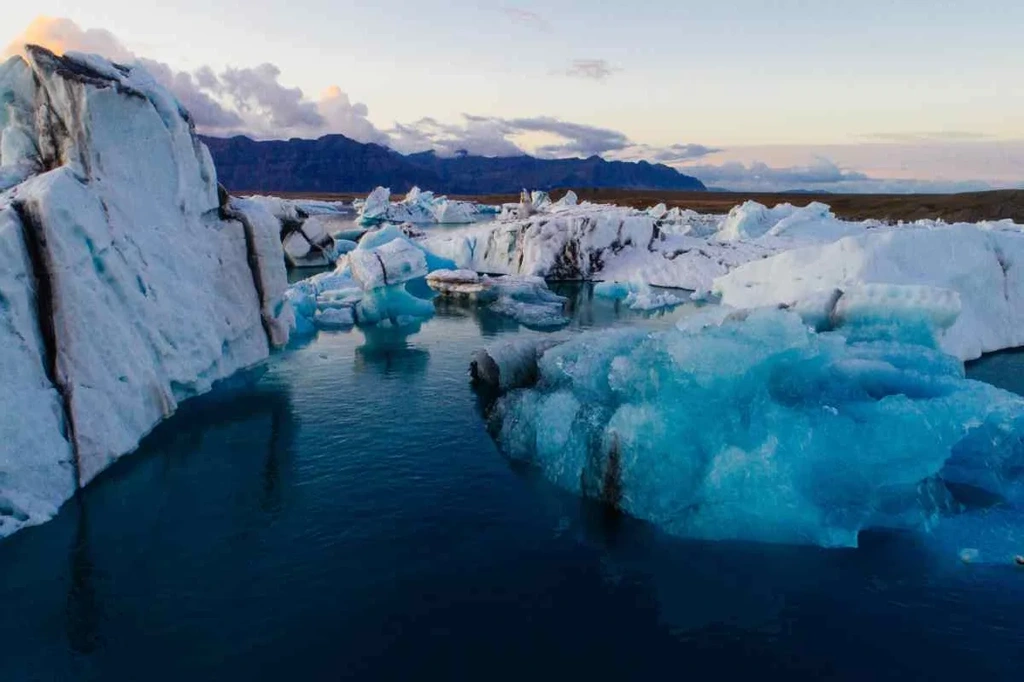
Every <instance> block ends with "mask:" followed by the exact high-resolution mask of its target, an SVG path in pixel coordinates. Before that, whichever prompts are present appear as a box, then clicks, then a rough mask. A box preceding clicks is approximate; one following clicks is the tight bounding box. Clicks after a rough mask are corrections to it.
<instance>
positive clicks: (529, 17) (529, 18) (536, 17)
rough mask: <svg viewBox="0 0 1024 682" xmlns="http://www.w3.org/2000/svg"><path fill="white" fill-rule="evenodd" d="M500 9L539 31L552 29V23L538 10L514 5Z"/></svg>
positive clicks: (518, 22) (516, 21) (513, 18)
mask: <svg viewBox="0 0 1024 682" xmlns="http://www.w3.org/2000/svg"><path fill="white" fill-rule="evenodd" d="M498 11H499V12H501V13H502V14H504V15H505V16H506V17H507V18H508V19H511V20H512V21H514V22H515V23H517V24H522V25H523V26H527V27H529V28H532V29H536V30H538V31H549V30H551V25H550V24H549V23H548V22H547V20H546V19H545V18H544V17H542V16H541V15H540V14H538V13H537V12H533V11H531V10H528V9H523V8H522V7H512V6H505V7H499V8H498Z"/></svg>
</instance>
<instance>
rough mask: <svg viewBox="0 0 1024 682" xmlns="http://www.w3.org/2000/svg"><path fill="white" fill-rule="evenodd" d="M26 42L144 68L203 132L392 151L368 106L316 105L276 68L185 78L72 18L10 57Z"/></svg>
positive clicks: (37, 25)
mask: <svg viewBox="0 0 1024 682" xmlns="http://www.w3.org/2000/svg"><path fill="white" fill-rule="evenodd" d="M26 43H32V44H36V45H42V46H44V47H46V48H49V49H51V50H53V51H54V52H57V53H64V52H70V51H76V52H91V53H96V54H100V55H103V56H104V57H107V58H108V59H112V60H114V61H118V62H122V63H125V64H138V65H140V66H142V67H143V68H145V69H146V71H148V72H149V73H150V74H151V75H152V76H153V78H154V79H155V80H156V81H157V82H158V83H160V84H161V85H163V86H164V87H166V88H167V89H168V90H170V91H171V92H172V93H174V95H175V97H177V98H178V99H179V100H180V101H181V103H182V104H183V105H184V106H185V108H186V109H188V110H189V112H191V114H192V118H193V120H194V121H195V123H196V128H197V129H198V130H199V132H201V133H205V134H210V135H232V134H246V135H250V136H253V137H292V136H304V137H316V136H319V135H324V134H327V133H341V134H343V135H347V136H348V137H351V138H353V139H355V140H358V141H359V142H377V143H381V144H385V143H387V140H388V138H387V135H386V134H384V133H383V132H381V131H380V130H378V129H377V128H376V127H375V126H374V125H373V123H371V122H370V120H369V118H368V114H369V111H368V109H367V107H366V105H365V104H359V103H356V104H353V103H352V102H351V100H350V99H349V97H348V95H347V94H346V93H344V92H343V91H342V90H341V88H339V87H338V86H331V87H330V88H328V89H327V90H325V91H324V93H323V95H322V96H321V97H320V99H318V100H310V99H308V98H307V97H306V96H305V94H304V93H303V92H302V90H300V89H299V88H289V87H286V86H284V85H282V84H281V82H280V76H281V70H280V69H279V68H278V67H277V66H275V65H274V64H270V63H265V64H260V65H258V66H254V67H242V68H239V67H229V68H227V69H224V70H223V71H222V72H221V73H219V74H218V73H215V72H214V71H213V69H211V68H210V67H209V66H203V67H200V68H198V69H196V70H195V71H194V72H191V73H189V72H187V71H177V70H175V69H173V68H172V67H171V66H169V65H167V64H164V63H163V62H158V61H154V60H151V59H144V58H140V57H137V56H136V55H134V54H133V53H132V52H131V51H130V50H129V49H127V48H126V47H125V46H124V44H123V43H121V41H120V40H118V38H117V37H116V36H115V35H114V34H112V33H110V32H109V31H106V30H103V29H82V28H81V27H80V26H78V24H76V23H75V22H73V21H71V20H70V19H57V18H51V17H39V18H37V19H35V20H34V21H33V22H32V23H31V24H30V25H29V27H28V28H27V29H26V30H25V31H24V33H22V35H21V36H19V37H18V38H17V39H15V41H14V42H12V43H11V45H9V46H8V48H7V53H8V54H18V53H20V52H21V51H22V49H23V47H24V45H25V44H26Z"/></svg>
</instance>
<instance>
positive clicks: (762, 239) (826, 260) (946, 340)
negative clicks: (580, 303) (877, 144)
mask: <svg viewBox="0 0 1024 682" xmlns="http://www.w3.org/2000/svg"><path fill="white" fill-rule="evenodd" d="M535 200H536V201H535ZM526 206H528V207H529V211H527V213H528V216H527V217H525V218H523V217H521V215H523V211H521V210H520V209H521V208H523V207H526ZM517 207H519V208H517ZM415 241H416V242H417V243H419V244H420V245H421V246H422V247H423V248H425V249H426V250H427V251H428V252H430V253H433V254H436V255H437V256H440V257H444V258H446V259H449V260H450V261H452V262H453V263H454V266H453V267H452V268H451V269H467V270H474V271H477V272H487V273H495V274H525V275H534V276H540V277H545V278H548V279H555V280H603V281H606V282H614V281H619V282H630V283H633V284H632V286H641V285H644V284H647V285H651V286H654V287H665V288H674V289H686V290H691V291H693V292H694V297H695V298H696V299H698V300H703V299H706V298H707V297H708V294H709V292H712V291H714V292H715V293H718V294H721V295H722V300H723V302H724V303H726V304H728V305H732V306H735V307H743V308H749V307H761V306H778V305H799V304H800V301H801V299H809V298H813V297H819V298H820V297H821V296H827V295H828V294H829V293H831V292H832V291H833V290H834V289H837V288H838V289H844V288H849V287H852V286H859V285H864V284H898V285H907V284H921V285H926V286H931V287H938V288H941V289H948V290H951V291H956V292H957V293H958V294H959V296H960V301H961V306H962V313H961V315H960V317H959V318H958V320H957V323H956V324H955V325H953V326H952V327H951V328H950V329H948V330H946V331H945V332H943V335H942V338H941V342H942V347H943V348H944V349H946V350H947V351H949V352H951V353H953V354H954V355H957V356H958V357H960V358H962V359H973V358H976V357H978V356H979V355H981V354H982V353H985V352H991V351H995V350H1000V349H1003V348H1010V347H1016V346H1020V345H1024V275H1022V274H1021V272H1022V270H1021V268H1020V267H1019V265H1018V264H1019V263H1021V262H1024V260H1022V256H1024V251H1022V249H1024V229H1022V228H1021V226H1020V225H1015V224H1013V223H1011V222H1009V221H1001V222H989V223H984V222H983V223H977V224H963V223H961V224H955V225H949V224H945V223H942V222H938V221H919V222H917V223H912V224H900V225H884V224H882V223H880V222H878V221H871V220H869V221H863V222H851V221H844V220H840V219H838V218H836V217H835V215H834V214H833V213H832V212H831V210H830V209H829V207H828V206H826V205H825V204H822V203H818V202H814V203H811V204H809V205H808V206H805V207H795V206H791V205H789V204H783V205H779V206H776V207H774V208H767V207H765V206H762V205H760V204H757V203H754V202H747V203H745V204H742V205H740V206H737V207H736V208H734V209H733V210H732V211H730V213H729V214H728V215H726V216H708V215H701V214H698V213H695V212H693V211H684V210H680V209H677V208H673V209H667V208H665V207H664V206H656V207H653V208H652V209H648V210H647V211H638V210H634V209H629V208H622V207H618V206H610V205H599V204H590V203H587V202H583V203H574V202H573V201H572V200H571V199H570V200H568V201H565V202H564V203H563V202H555V203H554V204H552V203H551V202H550V200H546V199H545V197H544V196H526V193H524V197H523V200H522V202H521V203H520V204H512V205H507V206H506V210H505V211H504V212H503V214H502V217H500V218H499V219H498V220H497V221H495V222H492V223H486V224H480V225H472V226H468V227H464V228H458V229H453V230H446V231H444V232H441V233H438V232H433V233H429V232H428V233H427V234H425V235H423V236H421V237H418V238H416V240H415ZM430 269H434V268H430ZM600 291H601V289H599V292H600ZM628 295H629V294H628V293H625V294H623V295H622V297H623V298H625V297H626V296H628ZM668 295H669V296H675V294H668ZM633 302H634V303H635V304H636V305H637V306H638V307H648V306H655V305H659V304H660V303H667V302H668V300H664V301H659V300H656V299H655V298H652V297H650V296H646V295H639V294H638V295H637V296H635V297H634V301H633Z"/></svg>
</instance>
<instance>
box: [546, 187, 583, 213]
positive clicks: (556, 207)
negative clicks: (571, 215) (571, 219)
mask: <svg viewBox="0 0 1024 682" xmlns="http://www.w3.org/2000/svg"><path fill="white" fill-rule="evenodd" d="M578 204H579V197H577V196H576V192H573V191H572V190H569V191H568V192H566V193H565V196H563V197H562V198H561V199H559V200H558V201H556V202H555V203H553V204H551V208H550V210H551V212H552V213H557V212H558V211H564V210H566V209H571V208H575V207H576V206H577V205H578Z"/></svg>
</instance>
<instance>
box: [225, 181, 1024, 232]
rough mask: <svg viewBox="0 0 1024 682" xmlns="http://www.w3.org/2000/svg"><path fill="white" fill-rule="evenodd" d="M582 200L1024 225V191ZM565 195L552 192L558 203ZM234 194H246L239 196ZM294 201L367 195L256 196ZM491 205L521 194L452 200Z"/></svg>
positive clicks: (643, 194)
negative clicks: (814, 205)
mask: <svg viewBox="0 0 1024 682" xmlns="http://www.w3.org/2000/svg"><path fill="white" fill-rule="evenodd" d="M574 191H575V192H576V194H577V195H579V197H580V199H581V200H588V201H595V202H601V203H614V204H619V205H620V206H632V207H634V208H647V207H649V206H654V205H655V204H659V203H665V204H666V205H668V206H669V207H675V206H678V207H679V208H689V209H693V210H695V211H699V212H701V213H726V212H728V211H729V209H730V208H732V207H733V206H735V205H737V204H741V203H743V202H744V201H747V200H753V201H757V202H759V203H762V204H765V205H767V206H774V205H775V204H780V203H790V204H794V205H796V206H806V205H807V204H809V203H811V202H812V201H820V202H823V203H826V204H828V205H829V206H831V207H832V210H833V211H834V212H835V214H836V215H837V216H839V217H840V218H844V219H846V220H867V219H871V218H874V219H876V220H884V221H888V222H896V221H900V220H903V221H911V220H922V219H926V218H931V219H936V220H939V219H941V220H945V221H946V222H978V221H982V220H1003V219H1006V218H1009V219H1011V220H1013V221H1014V222H1017V223H1020V224H1024V190H1019V189H1014V190H993V191H989V192H967V193H964V194H803V193H780V194H766V193H758V192H752V193H744V192H675V191H658V190H629V189H574ZM564 193H565V190H555V191H553V192H551V195H552V197H553V198H555V199H558V198H559V197H561V196H562V195H563V194H564ZM233 194H247V192H238V191H235V192H233ZM257 194H273V195H275V196H281V197H285V198H293V199H299V198H301V199H322V200H328V201H351V200H352V199H355V198H363V197H365V196H366V194H365V193H353V192H338V193H317V192H257ZM452 198H458V199H472V200H474V201H480V202H483V203H489V204H500V203H506V202H513V201H519V196H518V195H516V194H491V195H484V196H454V195H453V196H452Z"/></svg>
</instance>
